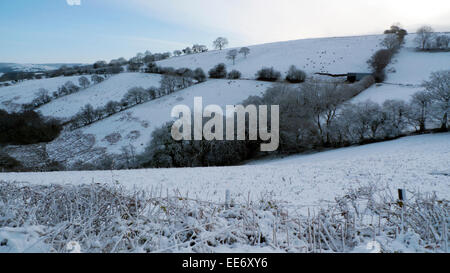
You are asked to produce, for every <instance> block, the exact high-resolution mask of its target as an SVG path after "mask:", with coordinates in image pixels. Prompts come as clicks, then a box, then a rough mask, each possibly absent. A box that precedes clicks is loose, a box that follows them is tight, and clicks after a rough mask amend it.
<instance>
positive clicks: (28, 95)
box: [0, 76, 80, 111]
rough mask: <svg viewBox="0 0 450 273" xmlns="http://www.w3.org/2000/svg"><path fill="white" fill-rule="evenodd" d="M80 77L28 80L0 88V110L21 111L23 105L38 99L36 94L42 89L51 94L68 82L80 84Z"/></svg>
mask: <svg viewBox="0 0 450 273" xmlns="http://www.w3.org/2000/svg"><path fill="white" fill-rule="evenodd" d="M79 77H80V76H72V77H56V78H49V79H41V80H27V81H23V82H20V83H18V84H15V85H11V86H7V87H2V88H0V109H4V110H8V111H19V110H20V109H21V105H22V104H26V103H30V102H31V101H32V100H33V99H35V98H36V92H37V91H38V90H39V89H40V88H44V89H47V90H48V91H49V93H50V94H51V93H53V92H54V91H57V90H58V87H61V86H62V85H64V83H66V82H68V81H72V82H73V83H75V84H78V78H79Z"/></svg>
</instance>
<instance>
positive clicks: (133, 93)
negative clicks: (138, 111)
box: [124, 87, 148, 105]
mask: <svg viewBox="0 0 450 273" xmlns="http://www.w3.org/2000/svg"><path fill="white" fill-rule="evenodd" d="M124 98H125V100H127V101H128V102H129V103H131V104H134V105H136V104H141V103H143V102H145V101H146V100H147V98H148V93H147V92H146V91H145V89H144V88H142V87H133V88H131V89H130V90H128V92H127V93H126V94H125V97H124Z"/></svg>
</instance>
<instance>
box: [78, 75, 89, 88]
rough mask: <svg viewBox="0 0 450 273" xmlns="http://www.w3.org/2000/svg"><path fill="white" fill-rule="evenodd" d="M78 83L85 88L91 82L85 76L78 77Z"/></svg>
mask: <svg viewBox="0 0 450 273" xmlns="http://www.w3.org/2000/svg"><path fill="white" fill-rule="evenodd" d="M78 83H79V84H80V86H81V87H83V88H85V89H86V88H88V87H89V85H90V84H91V82H90V81H89V79H88V78H86V77H85V76H83V77H80V78H79V79H78Z"/></svg>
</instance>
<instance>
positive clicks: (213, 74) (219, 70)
mask: <svg viewBox="0 0 450 273" xmlns="http://www.w3.org/2000/svg"><path fill="white" fill-rule="evenodd" d="M208 74H209V77H210V78H213V79H223V78H226V77H227V67H226V65H225V64H224V63H220V64H218V65H216V66H214V67H213V68H212V69H211V70H209V72H208Z"/></svg>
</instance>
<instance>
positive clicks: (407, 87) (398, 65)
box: [355, 34, 450, 103]
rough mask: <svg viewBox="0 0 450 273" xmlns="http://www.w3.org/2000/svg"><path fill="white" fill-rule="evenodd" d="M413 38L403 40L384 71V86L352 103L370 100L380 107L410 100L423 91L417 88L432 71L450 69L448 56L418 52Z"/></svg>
mask: <svg viewBox="0 0 450 273" xmlns="http://www.w3.org/2000/svg"><path fill="white" fill-rule="evenodd" d="M415 37H416V35H415V34H410V35H408V36H406V38H405V44H404V46H403V47H402V48H401V50H400V51H399V52H398V53H397V54H396V55H395V56H394V58H393V61H392V63H391V64H390V65H389V66H388V67H387V68H386V71H387V72H388V73H387V78H386V80H385V82H386V83H383V84H381V85H374V86H372V87H371V88H369V89H367V90H366V91H364V92H362V93H361V94H360V95H359V96H357V97H356V98H355V101H365V100H368V99H370V100H372V101H374V102H379V103H383V102H384V101H385V100H388V99H401V100H409V98H410V97H411V95H412V94H414V93H415V92H417V91H420V90H423V88H422V87H420V84H421V83H422V82H423V81H425V80H428V78H429V76H430V74H431V73H432V72H435V71H439V70H444V69H450V52H420V51H417V50H416V49H415V48H416V46H415V44H414V38H415Z"/></svg>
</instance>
